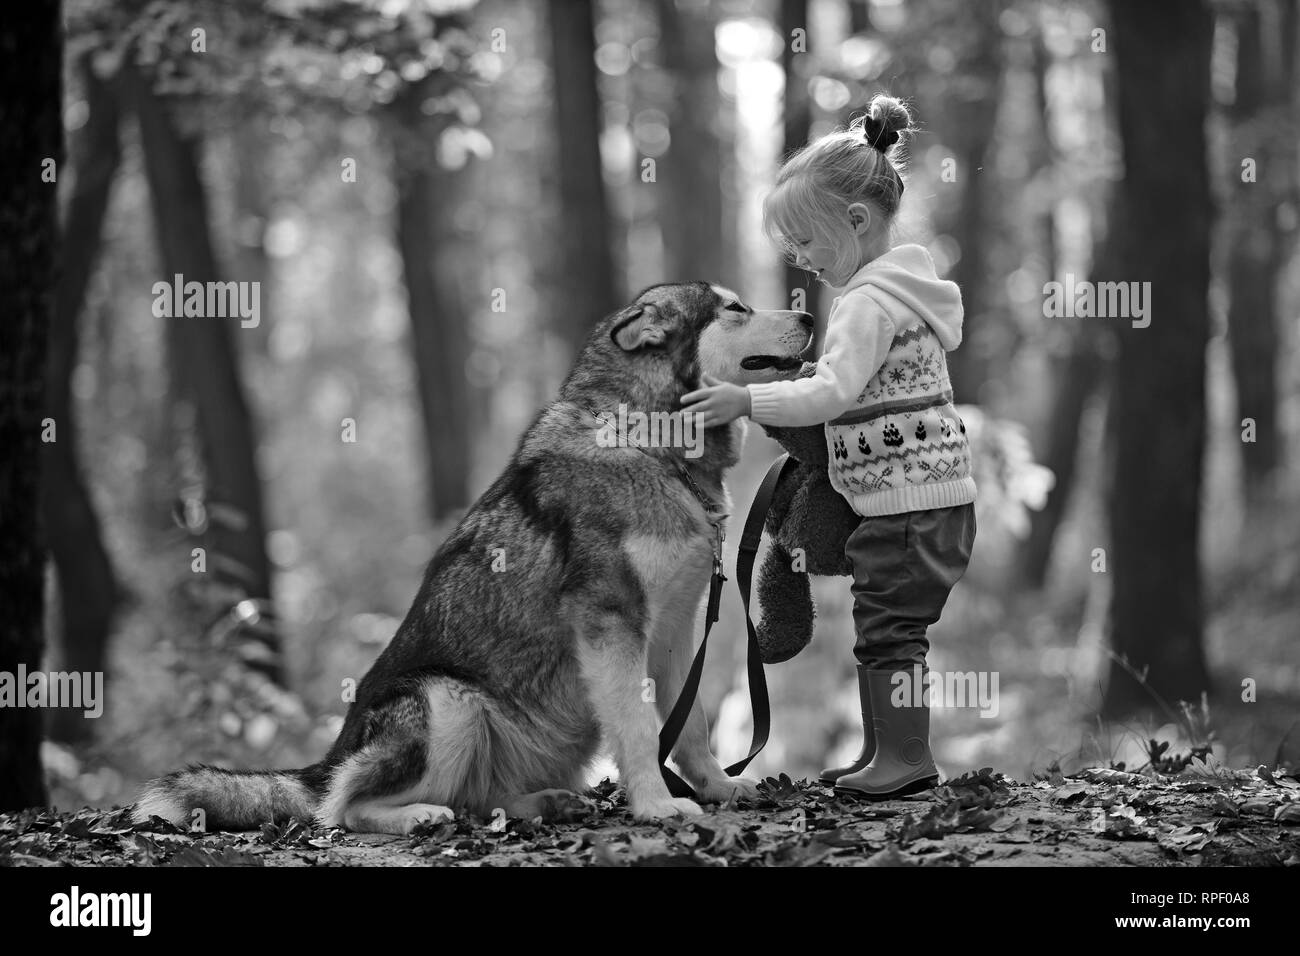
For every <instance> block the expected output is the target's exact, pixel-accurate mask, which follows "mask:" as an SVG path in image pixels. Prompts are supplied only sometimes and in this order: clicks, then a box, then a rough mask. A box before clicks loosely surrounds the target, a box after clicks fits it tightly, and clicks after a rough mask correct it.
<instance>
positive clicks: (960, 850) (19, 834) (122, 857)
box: [0, 761, 1300, 866]
mask: <svg viewBox="0 0 1300 956" xmlns="http://www.w3.org/2000/svg"><path fill="white" fill-rule="evenodd" d="M587 797H588V800H589V810H588V812H587V814H586V816H585V817H583V818H582V819H580V820H574V821H572V822H567V823H559V824H544V823H541V822H539V821H536V820H534V821H528V820H505V819H500V820H497V821H495V822H493V821H486V822H485V821H474V820H470V819H457V820H456V821H454V822H451V823H445V824H441V825H437V826H434V827H431V828H429V829H427V830H426V831H424V832H421V833H418V834H416V835H413V836H411V837H389V836H375V835H359V836H358V835H353V834H346V833H343V832H341V831H338V830H331V831H326V830H314V829H311V828H310V827H307V826H303V825H302V824H299V823H297V822H296V821H291V822H290V823H289V824H288V825H285V826H273V825H270V824H268V825H267V826H266V827H264V828H263V830H262V831H261V832H260V833H209V834H187V833H182V832H180V831H178V830H176V829H175V828H172V827H170V826H169V825H167V824H165V823H163V822H162V821H160V820H157V819H156V818H155V825H154V826H132V825H130V822H129V820H128V819H127V814H126V811H124V810H113V811H109V812H105V811H97V810H82V811H79V812H77V813H70V814H60V813H55V812H52V811H35V810H31V811H25V812H23V813H20V814H8V815H3V816H0V864H2V865H7V866H58V865H74V866H102V865H109V866H112V865H118V866H120V865H139V866H586V865H597V866H624V865H637V866H809V865H823V866H863V865H865V866H1020V865H1028V866H1033V865H1059V866H1126V865H1144V866H1200V865H1206V864H1218V865H1237V866H1296V865H1300V783H1298V782H1297V781H1296V780H1295V779H1294V778H1292V777H1276V778H1275V777H1273V776H1272V775H1271V774H1269V773H1268V772H1267V771H1266V770H1260V771H1230V770H1227V769H1225V768H1223V767H1220V766H1217V765H1215V764H1213V762H1211V764H1209V765H1208V766H1207V765H1205V764H1202V763H1200V762H1199V761H1198V762H1196V763H1195V764H1194V765H1193V767H1192V768H1191V769H1190V770H1189V771H1188V772H1185V773H1182V774H1179V775H1178V776H1177V777H1161V776H1157V775H1152V776H1138V775H1135V774H1129V773H1124V772H1122V771H1115V770H1097V769H1094V770H1084V771H1081V772H1080V773H1078V774H1074V775H1072V776H1071V777H1069V778H1066V777H1061V776H1060V775H1059V774H1053V775H1052V776H1051V777H1050V778H1049V779H1045V780H1039V781H1036V782H1034V783H1032V784H1022V783H1016V782H1014V781H1010V780H1008V779H1007V778H1005V777H1003V776H1002V775H1001V774H995V773H993V772H991V771H989V770H987V769H986V770H981V771H979V772H978V773H973V774H965V775H963V776H962V777H959V778H956V779H953V780H950V781H947V782H946V783H945V785H944V786H941V787H938V788H936V789H934V790H931V791H927V792H926V793H923V794H917V795H916V796H913V797H909V798H905V799H900V800H891V801H885V802H881V803H860V802H855V801H851V800H846V799H841V798H838V797H836V796H834V794H833V793H832V792H831V791H830V790H828V789H826V788H825V787H821V786H819V785H816V784H812V785H810V784H808V783H806V782H803V781H801V782H798V783H793V782H791V781H790V780H789V779H788V778H786V777H782V778H781V779H779V780H778V779H769V780H768V781H767V782H766V783H765V785H764V792H763V796H762V797H761V798H760V799H759V800H757V801H755V802H754V804H753V805H749V804H741V805H739V806H735V807H730V808H720V809H717V810H716V811H715V812H710V813H708V814H706V815H705V816H704V817H702V818H695V819H691V820H687V821H670V822H666V823H664V824H662V825H649V824H633V823H632V821H631V819H630V817H629V815H628V813H627V811H626V808H625V806H624V804H623V799H622V798H623V794H622V792H621V791H619V790H618V789H617V788H616V787H615V786H614V785H613V784H611V783H610V782H608V781H605V782H604V783H602V784H601V785H600V786H598V787H596V788H594V789H592V790H591V791H588V793H587Z"/></svg>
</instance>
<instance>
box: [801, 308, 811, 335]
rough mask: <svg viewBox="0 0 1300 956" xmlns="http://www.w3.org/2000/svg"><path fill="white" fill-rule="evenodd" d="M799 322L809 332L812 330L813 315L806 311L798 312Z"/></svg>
mask: <svg viewBox="0 0 1300 956" xmlns="http://www.w3.org/2000/svg"><path fill="white" fill-rule="evenodd" d="M799 324H800V325H802V326H803V327H804V328H805V329H807V330H808V331H809V332H811V331H812V330H813V317H812V316H811V315H809V314H808V313H807V312H800V313H799Z"/></svg>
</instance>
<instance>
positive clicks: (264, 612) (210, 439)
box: [124, 66, 284, 684]
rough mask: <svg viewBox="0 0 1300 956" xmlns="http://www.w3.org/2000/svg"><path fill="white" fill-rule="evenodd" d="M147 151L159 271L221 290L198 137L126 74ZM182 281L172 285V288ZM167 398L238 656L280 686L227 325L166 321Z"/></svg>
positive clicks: (257, 503) (253, 476)
mask: <svg viewBox="0 0 1300 956" xmlns="http://www.w3.org/2000/svg"><path fill="white" fill-rule="evenodd" d="M124 75H125V78H126V80H127V83H128V86H129V89H130V92H131V98H132V103H133V105H134V107H135V112H136V116H137V117H138V118H139V123H140V138H141V143H142V145H143V147H144V160H145V176H146V178H147V179H148V182H149V196H150V200H151V205H152V209H153V224H154V239H155V241H156V243H157V247H158V254H159V258H160V261H161V266H162V272H163V274H164V275H165V276H167V277H168V280H171V279H172V278H173V277H175V276H183V277H184V279H183V281H184V282H185V283H189V282H211V281H218V280H219V276H220V270H219V269H218V267H217V263H216V257H215V255H214V253H213V250H212V240H211V230H210V226H209V222H208V209H207V198H206V196H205V194H204V190H203V184H202V181H201V180H200V178H199V169H198V156H199V140H198V137H197V135H187V134H184V133H182V132H181V131H180V130H179V129H178V128H177V126H176V123H175V120H174V119H173V118H172V116H171V113H170V110H171V109H172V108H173V107H172V105H171V104H169V103H167V102H164V101H162V100H160V99H159V97H157V96H156V95H155V94H154V92H153V90H152V89H151V86H150V83H151V77H150V76H149V75H147V74H143V73H141V72H140V71H139V70H138V69H137V68H135V67H133V66H128V67H126V68H125V71H124ZM176 281H179V280H176ZM163 321H164V322H166V340H167V348H168V357H169V365H170V369H171V376H172V389H173V394H174V395H175V396H176V398H177V399H180V400H184V401H189V402H192V403H193V405H194V409H195V412H196V419H197V430H198V435H199V440H200V445H201V454H202V462H203V468H204V471H205V476H204V477H205V488H204V490H203V492H202V498H201V499H199V500H191V501H190V502H187V505H189V506H191V507H193V506H197V507H198V508H199V509H201V511H202V515H203V518H202V519H201V521H200V525H199V526H200V527H204V528H205V529H206V535H205V538H204V541H205V546H206V547H207V549H208V563H209V571H208V573H210V574H212V575H213V576H214V577H215V578H216V579H217V580H219V581H220V582H221V583H223V584H224V585H225V587H226V588H227V589H228V593H229V595H230V598H231V600H230V601H229V603H228V605H227V606H229V607H231V608H232V613H233V614H234V615H235V620H236V623H238V624H239V625H241V626H240V628H239V636H240V643H239V645H238V647H237V652H238V653H239V655H240V656H241V657H242V658H243V659H244V661H245V663H246V664H247V665H248V666H249V667H251V668H253V669H254V670H258V671H261V672H263V673H264V674H266V675H267V676H268V677H270V678H271V679H272V680H274V681H275V682H276V683H280V684H282V683H283V681H284V663H283V660H282V657H281V649H280V638H279V632H278V630H277V627H276V624H275V612H274V605H273V604H272V603H271V565H270V561H269V560H268V558H267V555H266V525H265V519H264V517H263V508H262V486H261V482H260V480H259V478H258V475H257V467H256V462H255V449H256V447H257V439H256V436H255V433H254V427H253V421H252V417H251V415H250V414H249V410H248V403H247V400H246V398H245V394H244V387H243V383H242V382H241V381H240V374H239V365H238V362H237V359H236V353H235V344H234V341H233V338H232V332H231V320H230V319H220V318H216V317H200V318H187V317H185V316H181V317H172V318H168V319H164V320H163Z"/></svg>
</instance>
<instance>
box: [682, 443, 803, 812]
mask: <svg viewBox="0 0 1300 956" xmlns="http://www.w3.org/2000/svg"><path fill="white" fill-rule="evenodd" d="M797 464H798V463H797V462H796V461H795V460H794V459H792V458H791V457H790V456H789V455H782V456H781V457H780V458H778V459H777V460H776V461H774V462H773V463H772V466H771V467H770V468H769V469H768V470H767V474H766V475H765V476H764V477H763V481H762V483H761V484H760V485H759V486H758V491H757V492H756V493H755V494H754V503H753V504H752V505H750V507H749V515H748V517H746V519H745V529H744V531H743V532H742V533H741V536H740V547H739V550H738V551H737V553H736V584H737V586H738V587H739V588H740V600H741V603H742V604H743V605H744V606H745V627H746V628H747V629H748V631H749V647H748V650H747V651H746V660H745V666H746V670H747V671H748V673H749V704H750V708H751V709H752V711H753V714H754V732H753V736H752V737H751V739H750V745H749V753H748V754H747V755H746V756H745V757H743V758H742V759H740V760H737V761H736V762H735V763H733V764H732V765H731V766H729V767H727V768H726V773H727V776H729V777H734V776H736V775H737V774H739V773H741V772H743V771H744V769H745V767H747V766H748V765H749V762H750V761H751V760H753V759H754V758H755V757H756V756H758V753H759V751H760V750H762V749H763V747H764V746H766V744H767V738H768V733H769V731H770V730H771V723H772V712H771V705H770V702H769V700H768V696H767V678H766V677H765V675H764V673H763V659H762V656H761V655H760V652H759V647H758V632H757V631H756V630H755V628H754V621H753V619H752V618H751V617H750V613H749V593H750V585H751V580H752V576H753V571H754V558H755V556H756V555H757V554H758V544H759V541H760V540H761V539H762V536H763V523H764V521H765V520H766V518H767V510H768V508H769V507H770V506H771V504H772V494H773V492H775V491H776V486H777V484H778V482H780V480H781V476H782V475H783V474H785V473H786V471H787V470H788V469H790V468H793V467H795V465H797ZM682 474H683V478H685V479H686V482H687V485H688V487H690V489H691V491H692V493H694V494H695V496H696V497H697V498H700V502H701V504H703V505H704V510H705V513H706V514H708V513H710V512H711V510H712V509H711V508H710V507H709V503H708V500H707V499H706V498H704V497H703V496H702V495H701V493H700V491H699V489H698V486H697V485H696V484H695V482H694V481H693V480H691V478H690V476H689V475H688V474H686V473H685V471H684V470H683V472H682ZM713 528H714V539H713V574H712V576H711V577H710V579H709V601H708V605H707V608H706V610H705V613H704V637H703V638H701V639H700V646H699V649H698V650H697V651H696V652H695V660H694V661H692V662H691V669H690V673H688V674H687V675H686V681H685V683H683V684H682V690H681V693H680V694H679V695H678V696H677V702H676V703H675V704H673V709H672V711H671V712H670V713H669V715H668V719H667V720H665V721H664V726H663V729H662V730H661V731H660V732H659V770H660V772H661V773H662V774H663V778H664V783H665V784H667V785H668V790H669V792H670V793H671V794H672V795H673V796H674V797H691V796H694V794H695V791H694V790H692V789H691V787H690V785H689V784H688V783H686V781H685V780H683V779H682V778H681V777H679V776H677V774H675V773H673V772H672V771H671V770H669V769H668V767H667V760H668V755H669V754H671V753H672V750H673V747H674V746H676V744H677V738H678V737H679V736H680V735H681V732H682V728H683V727H685V726H686V719H687V718H688V717H689V716H690V713H691V708H692V707H693V706H694V705H695V697H696V694H697V693H698V692H699V688H700V676H701V675H702V674H703V673H704V657H705V654H706V653H707V652H708V649H709V632H710V631H711V630H713V624H714V622H715V621H717V620H718V608H719V605H720V604H721V601H722V585H723V583H724V582H725V581H726V580H727V578H726V575H724V574H723V573H722V541H723V529H722V521H721V520H718V521H716V522H713Z"/></svg>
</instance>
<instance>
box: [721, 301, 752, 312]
mask: <svg viewBox="0 0 1300 956" xmlns="http://www.w3.org/2000/svg"><path fill="white" fill-rule="evenodd" d="M726 310H727V311H728V312H748V311H749V310H748V309H747V308H745V307H744V306H743V305H741V304H740V303H739V302H730V303H728V304H727V306H726Z"/></svg>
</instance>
